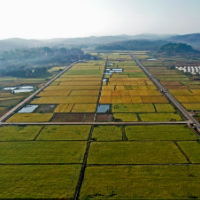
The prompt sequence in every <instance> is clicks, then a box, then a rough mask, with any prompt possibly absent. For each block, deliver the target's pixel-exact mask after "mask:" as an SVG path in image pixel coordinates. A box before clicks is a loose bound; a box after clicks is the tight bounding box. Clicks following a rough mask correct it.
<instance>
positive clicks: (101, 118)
mask: <svg viewBox="0 0 200 200" xmlns="http://www.w3.org/2000/svg"><path fill="white" fill-rule="evenodd" d="M112 119H113V116H112V114H97V119H96V121H97V122H111V121H112Z"/></svg>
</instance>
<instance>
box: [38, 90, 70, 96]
mask: <svg viewBox="0 0 200 200" xmlns="http://www.w3.org/2000/svg"><path fill="white" fill-rule="evenodd" d="M70 93H71V90H45V91H43V92H40V93H39V94H38V95H37V96H39V97H49V96H50V97H52V96H68V95H69V94H70Z"/></svg>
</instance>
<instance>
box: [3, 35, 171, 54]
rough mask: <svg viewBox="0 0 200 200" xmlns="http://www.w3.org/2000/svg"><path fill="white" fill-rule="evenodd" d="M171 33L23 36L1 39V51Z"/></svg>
mask: <svg viewBox="0 0 200 200" xmlns="http://www.w3.org/2000/svg"><path fill="white" fill-rule="evenodd" d="M170 36H171V35H157V34H140V35H134V36H131V35H116V36H100V37H96V36H91V37H80V38H54V39H47V40H33V39H30V40H27V39H21V38H10V39H6V40H0V51H8V50H13V49H21V48H31V47H43V46H48V47H53V46H60V47H63V46H64V47H69V48H70V47H72V46H77V45H94V44H108V43H114V42H120V41H128V40H133V39H135V40H144V39H145V40H161V39H166V38H169V37H170Z"/></svg>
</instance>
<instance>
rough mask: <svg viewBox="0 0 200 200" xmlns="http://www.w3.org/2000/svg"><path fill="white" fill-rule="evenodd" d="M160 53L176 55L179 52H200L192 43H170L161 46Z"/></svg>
mask: <svg viewBox="0 0 200 200" xmlns="http://www.w3.org/2000/svg"><path fill="white" fill-rule="evenodd" d="M158 53H165V54H168V55H174V54H178V53H200V52H199V51H197V50H194V49H193V48H192V47H191V46H190V45H187V44H184V43H178V44H177V43H168V44H165V45H163V46H161V47H160V49H159V50H158Z"/></svg>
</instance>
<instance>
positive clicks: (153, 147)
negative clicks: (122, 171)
mask: <svg viewBox="0 0 200 200" xmlns="http://www.w3.org/2000/svg"><path fill="white" fill-rule="evenodd" d="M133 152H134V153H133ZM171 163H187V160H186V158H185V156H184V155H183V154H182V153H181V152H180V150H179V149H178V147H177V146H176V145H175V144H174V143H173V142H110V143H108V142H92V143H91V146H90V151H89V155H88V160H87V164H171Z"/></svg>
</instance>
